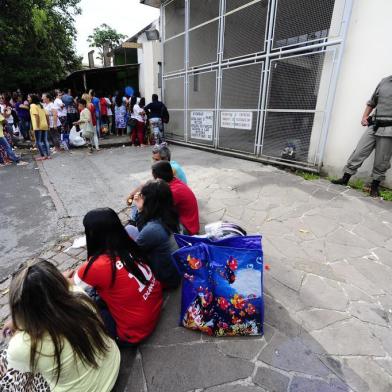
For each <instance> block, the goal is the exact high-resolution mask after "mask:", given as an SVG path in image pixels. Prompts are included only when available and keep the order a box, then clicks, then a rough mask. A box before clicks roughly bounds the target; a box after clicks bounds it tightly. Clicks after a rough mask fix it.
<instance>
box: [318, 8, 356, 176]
mask: <svg viewBox="0 0 392 392" xmlns="http://www.w3.org/2000/svg"><path fill="white" fill-rule="evenodd" d="M352 8H353V0H347V2H346V6H345V9H344V15H343V19H342V30H341V31H342V43H341V45H340V46H339V53H338V58H337V60H336V65H335V66H334V67H333V71H332V76H331V83H330V87H329V93H328V99H327V106H326V109H325V120H324V124H323V129H322V132H321V140H320V148H319V160H318V163H317V167H318V169H319V170H320V169H321V167H322V164H323V158H324V153H325V148H326V145H327V137H328V130H329V125H330V123H331V114H332V107H333V104H334V100H335V95H336V87H337V84H338V79H339V73H340V69H341V66H342V60H343V53H344V49H345V47H346V39H347V33H348V27H349V22H350V17H351V12H352Z"/></svg>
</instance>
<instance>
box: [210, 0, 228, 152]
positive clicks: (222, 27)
mask: <svg viewBox="0 0 392 392" xmlns="http://www.w3.org/2000/svg"><path fill="white" fill-rule="evenodd" d="M225 9H226V0H221V2H220V10H219V27H218V36H219V45H218V69H217V71H218V72H217V83H216V98H215V109H216V110H215V135H214V141H213V147H214V148H215V149H217V148H218V146H219V134H220V109H221V102H222V98H221V94H222V59H223V49H224V33H225V16H224V15H225Z"/></svg>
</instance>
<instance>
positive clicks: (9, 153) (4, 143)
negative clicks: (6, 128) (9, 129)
mask: <svg viewBox="0 0 392 392" xmlns="http://www.w3.org/2000/svg"><path fill="white" fill-rule="evenodd" d="M0 146H1V147H3V148H4V150H5V152H6V154H7V156H8V158H9V159H11V161H12V162H15V163H18V162H19V161H20V158H19V157H18V156H16V155H15V153H14V152H13V151H12V148H11V146H10V145H9V143H8V141H7V139H6V138H5V137H4V136H3V137H0ZM0 159H1V158H0ZM1 163H3V162H1Z"/></svg>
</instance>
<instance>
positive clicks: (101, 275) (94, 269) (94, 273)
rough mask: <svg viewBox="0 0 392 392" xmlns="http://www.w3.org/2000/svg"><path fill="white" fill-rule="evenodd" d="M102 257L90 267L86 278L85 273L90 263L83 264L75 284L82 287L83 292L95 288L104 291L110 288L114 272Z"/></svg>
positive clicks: (75, 277) (76, 275)
mask: <svg viewBox="0 0 392 392" xmlns="http://www.w3.org/2000/svg"><path fill="white" fill-rule="evenodd" d="M102 257H106V256H100V257H98V259H97V260H95V261H94V263H93V264H92V265H91V266H90V268H89V270H88V272H87V274H86V276H83V275H84V272H85V270H86V268H87V264H88V262H87V261H86V262H85V263H83V264H82V265H81V266H80V268H79V269H78V270H77V272H76V273H75V275H74V283H75V285H76V286H78V287H81V288H82V289H83V290H86V289H89V288H95V289H98V290H102V289H103V288H106V287H109V286H110V284H111V277H112V271H111V267H110V264H108V263H105V262H104V260H102V259H101V258H102Z"/></svg>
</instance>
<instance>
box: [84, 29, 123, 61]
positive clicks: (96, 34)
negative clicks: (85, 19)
mask: <svg viewBox="0 0 392 392" xmlns="http://www.w3.org/2000/svg"><path fill="white" fill-rule="evenodd" d="M125 38H127V36H126V35H124V34H120V33H118V32H117V31H116V30H115V29H113V28H112V27H110V26H108V25H107V24H106V23H103V24H101V26H99V27H96V28H95V29H94V30H93V33H92V34H90V35H89V36H88V38H87V42H89V43H90V45H89V46H90V48H96V49H98V56H97V58H98V59H99V60H101V61H102V64H103V63H104V58H103V48H104V46H105V45H107V47H108V48H109V49H114V48H115V47H116V46H118V45H119V44H120V42H121V41H123V40H124V39H125Z"/></svg>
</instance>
